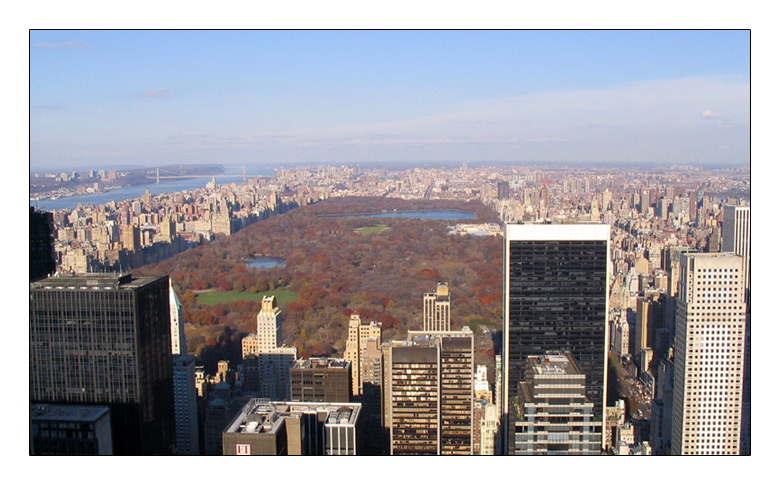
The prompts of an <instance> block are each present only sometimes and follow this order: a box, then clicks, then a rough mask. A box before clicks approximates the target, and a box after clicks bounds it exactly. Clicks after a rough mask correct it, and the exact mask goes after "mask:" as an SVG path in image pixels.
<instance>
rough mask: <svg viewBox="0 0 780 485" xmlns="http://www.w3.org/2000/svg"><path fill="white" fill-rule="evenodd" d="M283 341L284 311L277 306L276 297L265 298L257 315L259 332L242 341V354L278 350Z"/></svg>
mask: <svg viewBox="0 0 780 485" xmlns="http://www.w3.org/2000/svg"><path fill="white" fill-rule="evenodd" d="M281 340H282V311H281V310H280V309H279V306H278V305H277V304H276V297H275V296H273V295H272V296H264V297H263V300H262V307H261V308H260V312H258V314H257V332H256V333H254V334H249V335H247V336H246V337H244V338H243V339H242V340H241V348H242V353H243V354H244V355H248V354H258V353H260V352H267V351H270V350H276V347H277V345H278V344H279V342H280V341H281Z"/></svg>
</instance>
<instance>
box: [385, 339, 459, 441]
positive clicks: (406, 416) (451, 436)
mask: <svg viewBox="0 0 780 485" xmlns="http://www.w3.org/2000/svg"><path fill="white" fill-rule="evenodd" d="M384 349H385V351H386V356H385V366H386V369H385V427H386V428H387V429H388V434H389V438H390V454H392V455H471V454H472V453H473V451H474V436H473V429H474V426H473V415H474V398H473V395H474V381H473V374H474V336H473V334H472V333H471V330H469V329H464V330H462V331H457V332H455V331H450V332H424V331H423V332H413V331H410V332H409V334H408V336H407V339H406V340H405V341H393V342H390V344H389V345H387V346H386V347H385V348H384Z"/></svg>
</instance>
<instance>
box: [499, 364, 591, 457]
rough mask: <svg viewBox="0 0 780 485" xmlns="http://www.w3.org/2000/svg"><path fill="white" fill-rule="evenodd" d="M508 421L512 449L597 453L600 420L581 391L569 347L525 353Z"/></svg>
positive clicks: (580, 375) (582, 378) (522, 452)
mask: <svg viewBox="0 0 780 485" xmlns="http://www.w3.org/2000/svg"><path fill="white" fill-rule="evenodd" d="M526 367H527V377H526V380H525V382H523V383H521V385H520V391H519V394H518V399H517V401H516V402H515V407H514V409H511V410H510V415H509V416H510V418H509V419H510V420H511V422H510V423H509V424H510V425H514V427H515V454H516V455H598V454H599V453H600V452H601V439H602V423H601V422H600V421H596V420H595V419H594V415H593V403H592V402H591V401H590V400H589V399H588V397H587V395H586V386H585V380H586V379H585V374H583V373H582V371H580V368H579V366H578V365H577V362H576V361H575V360H574V358H573V357H572V355H571V352H548V353H545V354H544V355H532V356H529V357H528V364H527V366H526Z"/></svg>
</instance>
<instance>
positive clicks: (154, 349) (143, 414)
mask: <svg viewBox="0 0 780 485" xmlns="http://www.w3.org/2000/svg"><path fill="white" fill-rule="evenodd" d="M30 401H31V402H32V403H51V404H96V405H101V406H108V407H109V408H110V410H111V429H112V432H113V436H114V444H113V452H114V453H115V454H118V455H154V454H170V453H171V452H172V450H173V444H174V412H173V410H174V402H173V377H172V369H171V336H170V308H169V305H168V277H167V276H161V277H151V276H148V277H133V276H132V275H130V274H124V275H115V274H83V275H75V276H54V277H50V278H46V279H43V280H38V281H34V282H32V283H30Z"/></svg>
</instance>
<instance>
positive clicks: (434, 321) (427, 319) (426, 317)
mask: <svg viewBox="0 0 780 485" xmlns="http://www.w3.org/2000/svg"><path fill="white" fill-rule="evenodd" d="M449 330H450V288H449V286H447V283H438V284H437V285H436V291H432V292H430V293H425V294H424V295H423V331H426V332H448V331H449Z"/></svg>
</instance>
